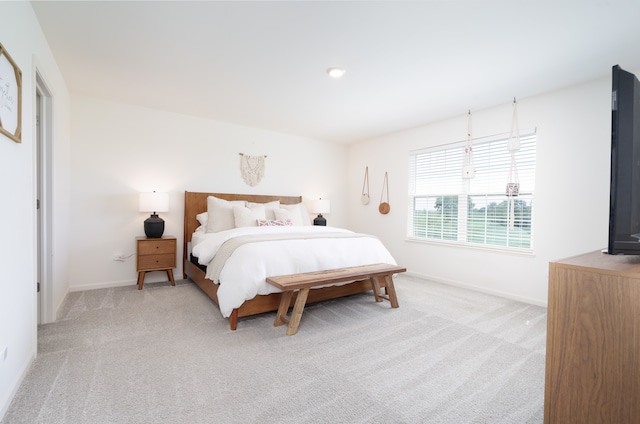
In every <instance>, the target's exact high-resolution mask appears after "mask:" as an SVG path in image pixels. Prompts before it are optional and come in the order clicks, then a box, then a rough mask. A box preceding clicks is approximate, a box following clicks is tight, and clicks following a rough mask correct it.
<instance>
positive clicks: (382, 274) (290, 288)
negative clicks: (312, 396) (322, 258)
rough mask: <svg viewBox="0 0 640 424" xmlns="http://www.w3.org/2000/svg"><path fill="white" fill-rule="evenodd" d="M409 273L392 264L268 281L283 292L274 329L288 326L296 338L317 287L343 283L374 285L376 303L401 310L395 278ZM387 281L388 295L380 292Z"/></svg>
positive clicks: (291, 334) (282, 276)
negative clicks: (291, 307) (359, 281)
mask: <svg viewBox="0 0 640 424" xmlns="http://www.w3.org/2000/svg"><path fill="white" fill-rule="evenodd" d="M406 270H407V269H406V268H402V267H399V266H396V265H389V264H374V265H360V266H354V267H349V268H339V269H332V270H328V271H316V272H306V273H303V274H292V275H281V276H277V277H268V278H267V283H269V284H271V285H273V286H275V287H277V288H279V289H280V290H282V297H281V299H280V306H279V307H278V313H277V314H276V320H275V322H274V323H273V325H274V326H276V327H277V326H280V325H283V324H285V323H288V324H289V327H288V328H287V336H293V335H294V334H296V333H297V332H298V326H299V325H300V318H301V317H302V311H303V310H304V305H305V304H306V303H307V296H308V295H309V290H310V289H312V288H314V287H320V286H324V285H327V284H335V283H342V282H345V281H358V280H366V279H368V280H369V281H371V289H372V290H373V295H374V296H375V299H376V302H382V300H388V301H389V302H390V303H391V307H392V308H397V307H398V306H399V305H398V298H397V296H396V289H395V287H394V286H393V278H392V276H393V274H397V273H399V272H405V271H406ZM380 278H382V279H384V283H385V286H386V287H385V288H386V295H385V294H382V293H381V292H380V287H381V285H380V281H379V279H380ZM296 290H299V293H298V296H297V297H296V302H295V305H294V306H293V311H292V312H291V317H290V318H289V317H287V313H288V312H289V304H290V303H291V297H292V296H293V292H294V291H296Z"/></svg>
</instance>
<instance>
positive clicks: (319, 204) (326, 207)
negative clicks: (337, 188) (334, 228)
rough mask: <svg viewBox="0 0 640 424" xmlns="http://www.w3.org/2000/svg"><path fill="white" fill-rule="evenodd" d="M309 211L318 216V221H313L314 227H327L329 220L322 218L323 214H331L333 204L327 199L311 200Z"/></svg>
mask: <svg viewBox="0 0 640 424" xmlns="http://www.w3.org/2000/svg"><path fill="white" fill-rule="evenodd" d="M309 209H310V210H311V213H317V214H318V216H317V217H316V219H314V220H313V225H323V226H326V225H327V220H326V219H325V217H324V216H322V214H323V213H330V212H331V202H330V201H329V200H327V199H324V200H323V199H318V200H311V201H309Z"/></svg>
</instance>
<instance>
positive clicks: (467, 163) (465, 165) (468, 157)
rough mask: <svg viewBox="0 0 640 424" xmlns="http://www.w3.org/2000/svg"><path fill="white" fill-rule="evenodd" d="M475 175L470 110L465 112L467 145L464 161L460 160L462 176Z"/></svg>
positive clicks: (469, 176)
mask: <svg viewBox="0 0 640 424" xmlns="http://www.w3.org/2000/svg"><path fill="white" fill-rule="evenodd" d="M475 176H476V167H475V165H474V164H473V137H472V136H471V110H469V113H468V114H467V145H466V146H465V148H464V161H463V162H462V178H464V179H466V180H469V179H471V178H473V177H475Z"/></svg>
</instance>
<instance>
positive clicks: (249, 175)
mask: <svg viewBox="0 0 640 424" xmlns="http://www.w3.org/2000/svg"><path fill="white" fill-rule="evenodd" d="M265 158H266V156H249V155H245V154H244V153H240V172H241V174H242V179H243V180H244V182H245V183H247V184H248V185H250V186H251V187H253V186H255V185H258V184H259V183H260V181H261V180H262V177H264V160H265Z"/></svg>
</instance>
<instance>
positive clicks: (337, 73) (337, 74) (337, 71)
mask: <svg viewBox="0 0 640 424" xmlns="http://www.w3.org/2000/svg"><path fill="white" fill-rule="evenodd" d="M345 72H347V71H345V69H344V68H340V67H338V66H332V67H331V68H329V69H327V74H329V76H330V77H331V78H342V76H343V75H344V74H345Z"/></svg>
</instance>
